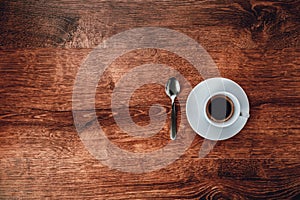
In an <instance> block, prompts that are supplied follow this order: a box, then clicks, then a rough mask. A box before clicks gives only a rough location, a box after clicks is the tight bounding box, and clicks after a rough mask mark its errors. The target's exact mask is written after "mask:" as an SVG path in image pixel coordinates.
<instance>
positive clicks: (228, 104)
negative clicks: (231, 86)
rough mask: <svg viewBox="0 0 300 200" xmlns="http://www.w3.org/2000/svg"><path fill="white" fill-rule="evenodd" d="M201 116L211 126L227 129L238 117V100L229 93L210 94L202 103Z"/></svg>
mask: <svg viewBox="0 0 300 200" xmlns="http://www.w3.org/2000/svg"><path fill="white" fill-rule="evenodd" d="M204 105H205V106H204V109H203V116H204V117H205V119H206V120H207V121H208V122H209V123H210V124H211V125H213V126H216V127H220V128H222V127H227V126H230V125H232V124H233V123H234V122H235V121H236V120H237V119H238V118H239V116H240V103H239V100H238V99H237V98H236V97H235V96H234V95H233V94H231V93H229V92H225V91H223V92H216V93H213V94H211V95H210V96H209V97H208V98H207V99H206V100H205V103H204Z"/></svg>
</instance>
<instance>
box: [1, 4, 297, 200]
mask: <svg viewBox="0 0 300 200" xmlns="http://www.w3.org/2000/svg"><path fill="white" fill-rule="evenodd" d="M299 13H300V3H299V1H296V0H295V1H233V0H232V1H226V2H221V1H147V2H142V1H134V2H126V1H120V2H114V1H94V0H90V1H81V0H72V1H69V0H60V1H58V0H51V1H29V0H26V1H18V0H14V1H7V0H2V1H0V35H1V37H0V48H1V50H0V71H1V79H0V85H1V87H0V91H1V95H0V102H1V103H0V199H44V198H50V199H71V198H72V199H73V198H75V199H299V198H300V193H299V191H300V173H299V172H300V162H299V161H300V156H299V155H300V148H299V146H300V135H299V134H300V124H299V120H300V119H299V116H300V107H299V104H300V98H299V97H300V90H299V87H300V79H299V77H300V67H299V66H300V59H299V57H300V48H299V47H300V46H299V39H300V38H299V37H300V36H299V31H300V14H299ZM143 26H159V27H167V28H171V29H174V30H177V31H179V32H182V33H184V34H186V35H188V36H190V37H191V38H193V39H195V40H196V41H198V42H199V43H201V45H202V46H203V47H205V48H206V50H207V51H208V52H209V54H210V55H211V56H212V58H213V59H214V61H215V62H216V64H217V66H218V67H219V70H220V73H221V75H222V76H223V77H226V78H230V79H232V80H234V81H236V82H237V83H239V84H240V85H241V86H242V87H243V88H244V90H245V91H246V93H247V94H248V97H249V100H250V106H251V113H250V115H251V118H250V119H249V121H248V123H247V124H246V126H245V128H244V129H243V131H241V132H240V133H239V134H238V135H236V136H235V137H233V138H231V139H229V140H226V141H222V142H218V143H217V144H216V146H215V147H214V149H213V150H212V151H211V152H210V153H209V154H208V155H207V156H206V157H205V158H203V159H200V158H198V152H199V149H200V146H201V144H202V142H203V139H202V138H201V137H199V136H196V137H195V139H194V141H193V142H192V145H191V146H190V147H189V148H188V149H187V150H186V152H185V153H184V155H182V156H181V157H180V159H178V160H177V161H176V162H174V163H172V164H171V165H168V166H166V167H165V168H163V169H161V170H158V171H154V172H150V173H146V174H131V173H123V172H120V171H117V170H112V169H110V168H108V167H106V166H104V165H102V164H101V163H100V162H99V161H98V160H97V159H95V158H94V157H93V156H92V155H91V154H89V152H88V151H87V150H86V148H85V147H84V144H83V143H82V141H81V140H80V138H79V136H78V134H77V132H76V129H75V127H74V124H73V118H72V90H73V84H74V81H75V77H76V74H77V72H78V69H79V67H80V65H81V63H82V62H83V60H84V59H85V58H86V56H87V55H88V54H89V53H90V52H91V51H92V50H93V48H94V47H96V46H97V45H98V44H100V43H101V42H102V41H103V40H105V39H107V38H109V37H111V36H112V35H114V34H116V33H119V32H122V31H124V30H128V29H131V28H135V27H143ZM145 63H161V64H166V65H168V66H170V67H172V68H174V69H176V70H178V71H179V72H180V73H181V74H182V75H183V76H184V77H185V78H186V79H187V80H188V81H189V82H190V84H191V85H192V86H195V85H197V84H198V83H199V82H200V81H202V80H203V78H202V77H201V76H199V75H197V72H196V70H195V69H194V68H193V66H192V65H191V64H190V63H188V62H187V61H186V60H185V59H183V58H180V57H179V56H177V55H175V54H172V53H171V52H167V51H163V50H156V49H142V50H136V51H132V52H129V53H127V54H125V55H123V56H121V57H119V58H118V59H117V60H115V61H114V62H113V63H112V65H110V67H109V68H108V69H107V70H106V71H105V73H104V74H105V76H103V78H102V79H101V80H100V81H99V84H98V87H97V93H96V108H97V110H96V111H97V120H98V121H99V123H100V124H101V125H102V127H104V130H105V133H106V136H107V137H108V138H109V139H110V141H111V142H113V143H114V144H116V145H118V146H119V147H120V148H123V149H126V150H128V151H131V152H150V151H153V150H157V149H160V148H162V147H164V146H165V145H167V144H168V143H169V142H171V141H170V140H169V138H168V137H169V134H168V131H169V128H168V124H167V123H166V124H165V126H164V128H163V129H162V130H161V131H160V132H159V133H157V134H156V135H154V136H152V137H150V138H147V139H136V138H134V137H131V136H129V135H127V134H126V133H124V132H123V131H122V130H120V129H119V128H118V126H117V125H116V123H115V121H114V119H113V117H114V115H117V114H118V113H112V111H111V94H112V91H113V89H114V88H115V85H116V83H117V82H118V80H120V78H121V77H122V75H124V74H126V72H128V71H129V70H131V69H133V68H134V67H136V66H138V65H141V64H145ZM146 89H148V90H146ZM153 91H156V93H155V94H157V95H153ZM123 92H128V91H123ZM145 96H147V97H149V98H145ZM99 97H101V98H99ZM150 97H151V98H150ZM153 104H160V105H162V106H163V108H164V109H165V111H164V110H163V111H158V112H156V113H155V114H156V115H162V114H163V113H164V112H166V113H167V114H168V115H170V102H169V99H168V97H167V96H165V94H164V91H163V87H161V86H159V85H145V86H143V87H142V88H140V89H139V90H137V91H135V93H134V95H133V96H132V98H131V101H130V114H131V116H132V119H133V121H134V122H136V123H137V124H139V125H146V124H148V123H149V116H148V112H149V109H150V106H151V105H153ZM89 112H90V111H89V110H88V111H87V114H89ZM183 114H184V113H183ZM187 132H189V133H191V134H192V130H191V128H190V127H187Z"/></svg>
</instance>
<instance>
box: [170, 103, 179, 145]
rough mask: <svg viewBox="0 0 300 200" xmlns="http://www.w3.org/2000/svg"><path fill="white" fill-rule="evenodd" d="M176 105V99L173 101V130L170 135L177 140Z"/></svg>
mask: <svg viewBox="0 0 300 200" xmlns="http://www.w3.org/2000/svg"><path fill="white" fill-rule="evenodd" d="M176 127H177V124H176V107H175V101H173V102H172V113H171V132H170V137H171V139H172V140H175V138H176Z"/></svg>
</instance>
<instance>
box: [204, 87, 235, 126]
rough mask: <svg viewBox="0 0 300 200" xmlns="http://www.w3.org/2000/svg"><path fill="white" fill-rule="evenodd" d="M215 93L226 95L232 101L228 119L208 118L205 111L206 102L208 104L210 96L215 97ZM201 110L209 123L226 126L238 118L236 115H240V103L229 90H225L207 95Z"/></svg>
mask: <svg viewBox="0 0 300 200" xmlns="http://www.w3.org/2000/svg"><path fill="white" fill-rule="evenodd" d="M217 95H224V96H226V97H228V98H229V99H230V100H231V101H232V103H233V107H234V111H233V113H232V115H231V117H230V118H229V119H228V120H226V121H224V122H216V121H213V120H212V119H210V117H209V116H207V112H206V108H207V104H208V102H209V100H210V99H211V98H212V97H215V96H217ZM203 110H204V116H205V119H206V120H207V121H208V122H209V123H210V124H211V125H213V126H216V127H227V126H230V125H232V124H233V123H234V122H235V121H236V120H237V119H238V117H239V116H240V103H239V100H238V99H237V98H236V97H235V96H234V95H233V94H231V93H229V92H226V91H221V92H215V93H213V94H211V95H209V97H208V98H207V99H206V100H205V103H204V109H203Z"/></svg>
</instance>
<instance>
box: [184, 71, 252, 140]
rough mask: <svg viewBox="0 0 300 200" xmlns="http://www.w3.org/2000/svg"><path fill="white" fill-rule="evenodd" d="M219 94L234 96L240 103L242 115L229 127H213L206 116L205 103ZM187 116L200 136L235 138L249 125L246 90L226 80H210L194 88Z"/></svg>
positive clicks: (217, 138) (189, 100) (220, 138)
mask: <svg viewBox="0 0 300 200" xmlns="http://www.w3.org/2000/svg"><path fill="white" fill-rule="evenodd" d="M217 92H228V93H231V94H233V95H234V96H235V97H236V98H237V99H238V101H239V103H240V113H241V115H240V116H239V117H238V119H237V120H236V121H235V122H234V123H233V124H231V125H230V126H227V127H217V126H214V125H212V124H211V123H210V122H208V121H207V119H206V118H205V116H204V113H203V110H204V109H205V101H206V100H207V98H209V97H210V96H211V95H212V94H214V93H217ZM186 115H187V119H188V122H189V124H190V125H191V127H192V129H193V130H194V131H195V132H196V133H197V134H199V135H200V136H202V137H204V138H206V139H209V140H215V141H216V140H226V139H228V138H231V137H233V136H234V135H236V134H237V133H238V132H240V131H241V130H242V128H243V127H244V126H245V124H246V123H247V120H248V118H249V101H248V98H247V95H246V93H245V92H244V90H243V89H242V88H241V86H239V85H238V84H237V83H235V82H234V81H232V80H229V79H226V78H221V77H218V78H210V79H206V80H205V81H202V82H201V83H199V84H198V85H197V86H196V87H194V88H193V90H192V91H191V93H190V94H189V96H188V99H187V103H186Z"/></svg>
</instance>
